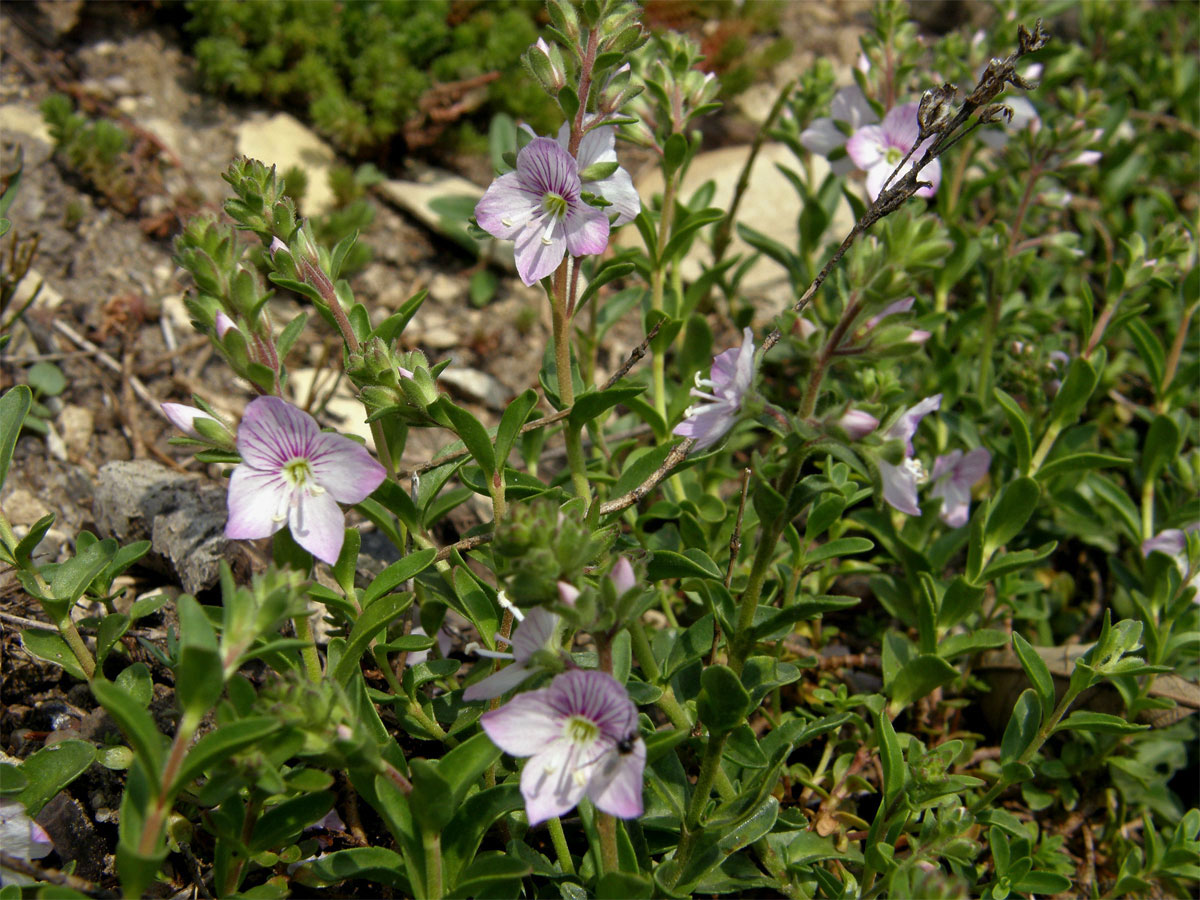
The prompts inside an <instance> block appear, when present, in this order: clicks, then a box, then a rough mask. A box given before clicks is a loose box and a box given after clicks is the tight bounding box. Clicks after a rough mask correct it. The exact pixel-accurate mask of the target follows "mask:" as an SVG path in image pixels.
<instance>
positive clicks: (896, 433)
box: [885, 394, 942, 456]
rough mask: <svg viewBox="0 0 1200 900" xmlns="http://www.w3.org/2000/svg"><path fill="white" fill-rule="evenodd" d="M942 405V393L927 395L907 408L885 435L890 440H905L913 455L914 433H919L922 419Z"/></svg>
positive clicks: (910, 453) (909, 451) (909, 452)
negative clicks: (918, 429) (918, 427)
mask: <svg viewBox="0 0 1200 900" xmlns="http://www.w3.org/2000/svg"><path fill="white" fill-rule="evenodd" d="M941 405H942V395H941V394H934V395H933V396H932V397H926V398H925V399H924V400H922V401H921V402H920V403H917V404H915V405H914V406H910V407H909V408H908V409H906V410H905V411H904V412H903V413H902V414H901V416H900V418H898V419H897V420H896V421H895V422H893V423H892V426H891V427H890V428H889V429H888V430H887V433H886V434H885V437H886V438H887V439H888V440H889V441H904V442H905V443H906V444H907V447H908V452H907V455H908V456H912V452H913V447H912V439H913V435H914V434H916V433H917V426H918V425H920V424H921V420H922V419H923V418H925V416H927V415H928V414H929V413H931V412H933V411H934V410H935V409H939V408H940V407H941Z"/></svg>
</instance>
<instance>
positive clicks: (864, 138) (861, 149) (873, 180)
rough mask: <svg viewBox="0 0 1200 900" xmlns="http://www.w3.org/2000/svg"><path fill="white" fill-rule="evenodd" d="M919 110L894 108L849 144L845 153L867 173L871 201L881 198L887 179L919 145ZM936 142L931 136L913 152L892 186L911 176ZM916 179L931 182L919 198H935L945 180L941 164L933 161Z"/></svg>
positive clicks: (913, 105)
mask: <svg viewBox="0 0 1200 900" xmlns="http://www.w3.org/2000/svg"><path fill="white" fill-rule="evenodd" d="M917 107H918V104H916V103H905V104H902V105H900V106H895V107H893V108H892V109H891V110H890V111H889V112H888V114H887V115H886V116H884V117H883V121H882V122H881V123H880V124H878V125H864V126H863V127H862V128H859V129H858V130H857V131H855V132H854V134H852V135H851V136H850V140H848V141H846V154H847V155H848V156H849V157H850V159H852V160H853V161H854V164H855V165H856V166H858V167H859V168H860V169H862V170H863V171H864V172H866V173H867V196H869V197H870V198H871V199H872V200H874V199H875V198H876V197H878V196H879V194H880V192H881V191H882V190H883V185H884V183H885V182H886V181H887V180H888V176H889V175H891V174H892V172H893V171H894V170H895V168H896V166H898V165H900V160H902V159H904V155H905V154H906V153H908V151H909V150H910V149H912V147H913V145H914V144H916V142H917V133H918V130H919V126H918V125H917ZM933 141H934V138H933V137H928V138H926V139H925V140H924V141H923V142H922V143H921V146H920V147H918V148H917V149H916V150H914V151H913V153H912V155H911V156H909V158H908V161H907V162H906V163H905V164H904V168H903V169H902V170H901V171H899V172H897V173H896V177H895V178H894V179H892V183H893V184H895V182H896V181H899V180H900V179H901V178H903V177H904V176H905V175H907V174H908V172H909V170H910V169H912V167H913V163H915V162H916V161H917V160H919V159H920V158H921V155H922V154H923V153H924V152H925V150H926V149H927V148H928V147H929V145H930V144H932V143H933ZM917 177H918V180H921V181H928V182H929V187H923V188H921V189H920V190H918V191H917V196H918V197H932V196H933V195H934V193H935V192H936V191H937V189H938V185H939V184H940V183H941V181H942V164H941V163H940V162H938V161H937V160H936V159H935V160H933V161H932V162H930V163H929V165H927V166H925V167H924V168H923V169H921V172H920V174H919V175H918V176H917Z"/></svg>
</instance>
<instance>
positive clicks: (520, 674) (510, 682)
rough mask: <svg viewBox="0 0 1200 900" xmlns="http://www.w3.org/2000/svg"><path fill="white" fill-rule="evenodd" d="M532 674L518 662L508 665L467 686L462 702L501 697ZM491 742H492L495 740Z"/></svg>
mask: <svg viewBox="0 0 1200 900" xmlns="http://www.w3.org/2000/svg"><path fill="white" fill-rule="evenodd" d="M533 674H534V673H533V672H532V671H531V670H530V669H528V668H526V667H525V666H524V665H522V664H521V663H519V662H515V663H509V664H508V665H507V666H505V667H504V668H503V669H498V670H497V671H495V672H493V673H492V674H491V675H489V676H488V677H487V678H484V679H483V680H482V681H477V682H475V683H474V684H472V685H468V686H467V689H466V690H465V691H463V700H465V701H467V702H468V703H472V702H474V701H476V700H491V699H492V698H493V697H499V696H502V695H503V694H507V693H508V692H509V691H511V690H512V689H513V688H515V687H516V686H517V685H519V684H520V683H521V682H522V681H524V680H525V679H526V678H529V677H530V676H531V675H533ZM501 708H503V707H501ZM497 712H499V710H497ZM492 740H493V741H494V740H495V738H493V739H492ZM497 746H499V744H497ZM501 749H503V748H501Z"/></svg>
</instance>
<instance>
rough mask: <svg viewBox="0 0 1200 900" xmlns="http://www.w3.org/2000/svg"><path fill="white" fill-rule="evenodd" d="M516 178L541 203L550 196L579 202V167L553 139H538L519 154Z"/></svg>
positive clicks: (570, 201) (569, 201)
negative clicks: (550, 194) (549, 194)
mask: <svg viewBox="0 0 1200 900" xmlns="http://www.w3.org/2000/svg"><path fill="white" fill-rule="evenodd" d="M516 176H517V178H518V180H519V181H520V182H521V186H522V187H524V188H526V189H527V190H529V191H532V192H533V193H534V194H535V195H536V196H537V201H538V202H539V203H540V202H541V200H542V198H543V197H544V196H545V195H546V194H547V193H553V194H558V195H559V196H560V197H562V198H563V199H564V200H566V201H567V202H568V203H574V202H576V201H577V200H578V199H579V188H580V183H579V166H578V164H577V163H576V162H575V160H574V158H573V157H572V156H571V154H570V153H568V152H567V151H566V150H565V149H563V148H562V147H560V146H559V144H558V142H557V141H556V140H554V139H553V138H547V137H539V138H534V139H533V140H532V141H530V142H529V143H528V144H526V145H525V146H524V147H523V148H522V150H521V152H520V153H518V154H517V171H516Z"/></svg>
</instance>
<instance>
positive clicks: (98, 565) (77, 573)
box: [50, 538, 117, 609]
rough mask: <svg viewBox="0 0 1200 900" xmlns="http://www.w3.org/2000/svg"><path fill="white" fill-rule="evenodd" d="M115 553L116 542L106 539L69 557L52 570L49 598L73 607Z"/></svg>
mask: <svg viewBox="0 0 1200 900" xmlns="http://www.w3.org/2000/svg"><path fill="white" fill-rule="evenodd" d="M116 552H117V542H116V541H115V540H113V539H112V538H106V539H105V540H103V541H99V542H97V543H95V544H92V545H91V546H90V547H88V548H87V549H86V550H84V551H82V552H81V553H79V554H77V555H75V556H73V557H71V558H70V559H69V560H67V561H66V562H65V563H63V564H62V565H61V566H59V567H58V568H57V569H55V570H54V579H53V580H52V581H51V582H50V593H51V596H53V597H54V598H55V599H56V600H60V601H63V602H64V603H65V604H66V605H67V608H68V609H69V608H70V607H72V606H74V605H75V602H76V601H77V600H78V599H79V598H80V597H82V596H83V592H84V591H86V590H87V587H88V585H89V584H91V583H92V580H93V579H95V577H96V576H97V575H99V574H100V573H101V572H103V571H104V570H105V569H106V568H107V567H108V564H109V563H110V562H111V561H112V558H113V557H114V556H115V555H116Z"/></svg>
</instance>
